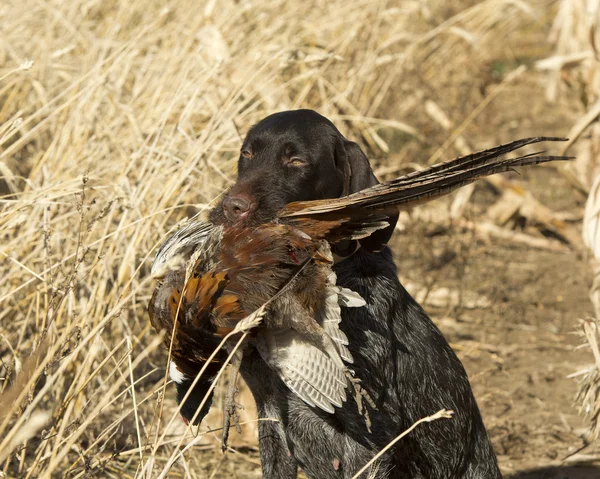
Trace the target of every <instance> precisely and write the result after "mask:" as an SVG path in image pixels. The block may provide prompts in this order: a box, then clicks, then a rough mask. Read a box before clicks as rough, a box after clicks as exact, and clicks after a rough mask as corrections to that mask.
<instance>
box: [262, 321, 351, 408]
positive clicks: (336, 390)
mask: <svg viewBox="0 0 600 479" xmlns="http://www.w3.org/2000/svg"><path fill="white" fill-rule="evenodd" d="M255 342H256V348H257V349H258V352H259V353H260V355H261V356H262V358H263V359H264V360H265V362H266V363H267V364H268V365H269V366H271V367H272V368H273V369H275V370H276V371H277V372H278V373H279V376H280V377H281V379H282V380H283V382H284V383H285V385H286V386H287V387H288V388H290V389H291V390H292V391H293V392H294V393H295V394H296V395H297V396H298V397H299V398H300V399H302V400H303V401H304V402H305V403H307V404H308V405H310V406H316V407H319V408H320V409H322V410H324V411H327V412H329V413H333V412H334V409H333V407H334V406H337V407H341V406H342V403H343V402H344V401H345V400H346V385H347V379H346V376H345V370H344V369H343V368H340V367H339V365H338V364H336V362H335V361H333V359H332V358H331V357H330V356H329V355H328V354H327V353H326V352H324V351H322V350H321V349H320V348H319V347H318V346H317V345H315V344H313V343H312V342H311V341H310V340H308V339H307V338H306V337H305V336H303V335H302V334H300V333H299V332H297V331H295V330H293V329H265V330H263V331H261V334H260V335H259V336H257V338H256V340H255Z"/></svg>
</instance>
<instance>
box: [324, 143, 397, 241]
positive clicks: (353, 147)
mask: <svg viewBox="0 0 600 479" xmlns="http://www.w3.org/2000/svg"><path fill="white" fill-rule="evenodd" d="M340 136H341V135H340ZM335 156H336V166H337V168H338V170H340V171H341V173H342V174H343V178H344V188H343V193H342V196H347V195H351V194H352V193H356V192H358V191H360V190H364V189H365V188H368V187H369V186H374V185H377V184H379V181H378V180H377V177H376V176H375V174H374V173H373V170H372V169H371V165H370V164H369V159H368V158H367V155H365V154H364V153H363V151H362V150H361V148H360V146H358V144H356V143H354V142H353V141H348V140H346V139H344V138H343V137H342V138H340V139H339V140H338V142H337V145H336V152H335ZM387 221H388V222H389V223H390V225H389V226H388V227H387V228H385V229H382V230H378V231H375V232H374V233H373V234H372V235H371V236H369V237H367V238H363V239H361V240H360V245H361V246H362V247H363V248H365V249H367V250H368V251H371V252H376V251H380V250H381V249H383V247H384V246H385V245H386V244H387V242H388V241H389V240H390V238H391V237H392V234H393V233H394V228H395V227H396V223H397V222H398V215H393V216H389V217H388V219H387Z"/></svg>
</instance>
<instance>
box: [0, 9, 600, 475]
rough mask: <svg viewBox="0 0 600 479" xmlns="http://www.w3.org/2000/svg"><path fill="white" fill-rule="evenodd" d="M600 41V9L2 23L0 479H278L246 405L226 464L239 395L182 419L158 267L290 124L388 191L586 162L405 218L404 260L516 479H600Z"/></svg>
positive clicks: (115, 12) (84, 12)
mask: <svg viewBox="0 0 600 479" xmlns="http://www.w3.org/2000/svg"><path fill="white" fill-rule="evenodd" d="M599 15H600V2H599V1H598V0H562V1H550V0H486V1H474V0H452V1H450V0H414V1H413V0H396V1H393V0H388V1H384V0H381V1H379V0H344V1H341V0H328V1H322V0H307V1H302V2H291V1H283V0H274V1H270V2H266V1H261V0H235V1H229V0H222V1H219V2H217V1H216V0H208V1H191V0H179V1H177V2H168V1H153V0H127V1H126V0H105V1H101V0H5V1H3V2H2V3H0V477H19V478H30V477H36V478H38V477H39V478H50V477H69V478H80V477H111V478H130V477H131V478H133V477H148V478H150V477H166V476H167V475H168V477H186V478H187V477H191V478H204V477H206V478H209V477H210V478H221V477H222V478H231V477H260V476H261V473H260V460H259V455H258V450H257V439H256V418H255V415H254V411H253V406H252V398H251V395H250V394H249V393H248V391H247V390H246V389H245V387H244V386H243V385H240V389H241V392H240V395H239V401H240V402H241V403H242V404H244V405H245V406H246V410H245V411H244V412H243V415H242V416H243V417H242V422H243V423H244V424H243V426H242V428H243V432H242V434H237V433H235V434H234V435H233V437H232V440H231V448H230V450H229V452H228V453H227V454H225V455H223V454H222V453H221V451H220V444H219V440H220V434H221V433H220V431H219V430H215V429H218V428H219V427H220V424H221V419H220V411H219V409H220V404H221V402H220V395H222V391H221V386H220V387H219V390H218V391H217V398H216V399H215V407H213V411H212V412H211V414H210V416H209V418H208V420H207V421H206V422H205V423H204V424H203V425H202V426H201V428H200V431H199V432H198V433H197V435H196V436H194V435H192V434H190V432H189V431H188V430H187V429H186V428H185V427H184V424H183V422H182V421H181V419H180V418H179V417H178V416H175V415H174V413H175V409H176V403H175V390H174V387H173V385H168V386H167V388H166V392H165V394H164V395H163V393H162V391H163V389H162V385H163V379H164V376H165V366H166V353H165V351H164V350H163V348H162V346H160V345H159V344H158V342H157V340H156V338H157V336H156V334H155V333H154V331H153V330H152V329H151V328H150V325H149V322H148V319H147V314H146V306H147V303H148V300H149V298H150V294H151V291H152V287H153V281H152V279H151V278H150V276H149V265H150V263H151V261H152V258H153V256H154V253H155V249H156V247H157V245H158V244H159V243H160V242H161V241H162V240H164V238H165V236H166V235H167V234H168V233H169V232H171V231H173V229H174V228H176V227H177V225H178V224H179V222H180V221H182V220H183V219H184V218H187V217H190V216H192V215H194V214H196V213H197V212H198V211H200V210H202V209H204V208H206V207H207V206H208V205H210V203H211V201H213V200H214V199H215V198H216V197H218V195H219V194H220V193H221V192H222V191H223V190H224V189H225V188H227V187H228V186H229V185H230V184H232V183H233V182H234V181H235V176H236V172H235V168H236V162H237V157H238V151H239V147H240V146H241V141H242V138H243V136H244V135H245V133H246V132H247V130H248V129H249V127H250V126H251V125H252V124H254V123H255V122H257V121H258V120H260V119H261V118H263V117H264V116H266V115H268V114H270V113H273V112H276V111H280V110H285V109H294V108H313V109H315V110H317V111H319V112H320V113H322V114H323V115H325V116H327V117H328V118H329V119H331V120H332V121H333V122H334V123H335V124H336V125H337V126H338V128H339V129H340V130H341V131H342V132H343V133H344V135H346V137H348V138H350V139H353V140H355V141H358V142H359V143H360V144H361V146H362V147H363V149H364V150H365V151H366V152H367V153H368V156H369V158H370V159H371V162H372V165H373V167H374V169H375V172H376V174H377V175H378V176H379V177H380V179H386V178H392V177H395V176H399V175H401V174H405V173H407V172H410V171H413V170H414V169H417V168H420V167H423V166H425V165H427V164H430V163H434V162H439V161H443V160H447V159H451V158H453V157H455V156H458V155H461V154H466V153H469V152H471V151H475V150H478V149H482V148H487V147H491V146H494V145H496V144H498V143H501V142H507V141H511V140H514V139H517V138H522V137H526V136H532V135H545V136H551V135H555V136H562V137H569V138H570V141H569V142H568V143H563V144H552V145H549V147H550V148H551V149H552V150H551V152H552V153H555V154H558V153H563V152H565V151H566V152H567V153H568V154H572V155H576V156H577V160H576V161H574V162H572V163H571V164H569V165H561V166H558V165H552V164H551V165H549V166H543V167H538V168H531V169H526V170H522V171H519V172H518V173H516V172H515V173H510V174H506V175H503V176H501V177H495V178H491V179H489V180H487V181H482V182H480V183H478V184H477V185H475V186H474V187H473V188H465V189H463V190H461V191H460V192H458V193H457V194H454V195H452V196H451V197H449V198H446V199H444V200H441V201H437V202H435V203H432V204H430V205H426V206H424V207H421V208H418V209H416V210H414V211H412V212H411V213H410V214H408V213H403V214H402V216H401V218H400V221H399V224H398V228H397V229H398V231H397V232H396V235H395V238H394V239H393V242H392V244H391V246H392V248H393V250H394V253H395V257H396V261H397V263H398V267H399V274H400V279H401V280H402V282H403V283H404V284H405V286H406V287H407V289H409V291H410V292H411V293H412V294H413V295H414V296H415V297H416V298H417V300H418V301H420V302H421V304H423V306H424V307H425V309H426V310H427V311H428V312H429V314H430V315H431V316H432V318H433V320H434V321H435V322H436V324H437V325H438V326H439V327H440V328H441V329H442V331H443V332H444V334H445V335H446V337H447V338H448V340H449V341H450V342H451V344H452V346H453V348H454V349H455V351H457V353H458V354H459V356H460V358H461V360H462V361H463V362H464V364H465V366H466V368H467V371H468V373H469V376H470V379H471V383H472V385H473V388H474V390H475V394H476V396H477V399H478V402H479V405H480V408H481V409H482V413H483V416H484V420H485V423H486V425H487V428H488V431H489V433H490V435H491V438H492V441H493V444H494V447H495V450H496V452H497V454H498V458H499V461H500V465H501V467H502V470H503V472H504V473H505V474H506V476H507V477H512V478H515V479H542V478H570V479H573V478H575V479H582V478H596V477H600V468H598V467H597V466H596V465H595V464H597V463H600V446H599V445H598V443H597V442H595V439H596V438H597V436H598V433H599V431H600V427H599V426H598V422H597V421H598V416H599V415H600V372H599V370H600V348H599V346H598V342H599V333H598V326H599V324H600V323H598V321H597V320H596V319H595V316H596V311H600V305H599V304H598V299H599V298H600V279H598V280H595V279H594V278H595V275H596V273H597V271H598V270H599V269H600V268H599V267H598V264H597V263H596V258H598V259H600V244H599V241H598V238H597V234H596V233H597V231H596V230H597V229H598V219H597V214H598V211H600V193H599V190H600V187H599V186H598V182H597V181H595V179H596V173H597V171H599V170H600V163H599V162H598V159H597V154H598V151H599V150H600V142H599V138H600V124H599V123H598V122H597V118H598V115H599V114H600V69H599V66H600V53H599V51H598V41H599V40H600V33H598V31H597V27H598V24H599V20H600V16H599ZM586 203H587V207H586ZM433 412H434V411H432V413H433ZM182 450H183V451H184V452H183V453H181V451H182ZM169 467H170V469H169Z"/></svg>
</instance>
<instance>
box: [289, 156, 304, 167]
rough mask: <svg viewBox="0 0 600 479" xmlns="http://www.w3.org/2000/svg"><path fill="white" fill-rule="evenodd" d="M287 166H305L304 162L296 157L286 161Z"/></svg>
mask: <svg viewBox="0 0 600 479" xmlns="http://www.w3.org/2000/svg"><path fill="white" fill-rule="evenodd" d="M288 165H292V166H303V165H306V161H304V160H303V159H302V158H298V157H297V156H293V157H291V158H290V159H289V160H288Z"/></svg>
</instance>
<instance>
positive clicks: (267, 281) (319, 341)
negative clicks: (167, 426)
mask: <svg viewBox="0 0 600 479" xmlns="http://www.w3.org/2000/svg"><path fill="white" fill-rule="evenodd" d="M192 229H194V231H195V233H196V234H198V233H199V232H202V234H198V236H197V237H198V238H199V241H198V243H196V244H195V247H194V248H191V249H189V250H188V251H187V253H188V254H189V257H188V258H187V260H188V261H191V263H190V267H189V268H180V269H178V270H175V271H169V272H167V273H166V275H165V276H164V277H163V279H162V280H161V282H160V284H159V285H158V287H157V288H156V289H155V292H154V295H153V297H152V300H151V302H150V318H151V321H152V325H153V326H154V327H155V328H156V329H157V330H161V329H164V330H166V333H167V334H166V335H165V345H166V346H167V347H169V348H171V354H172V359H173V361H174V364H175V367H176V368H177V370H178V371H179V372H180V373H181V374H182V377H181V379H183V378H187V379H194V377H195V375H196V373H197V372H198V371H199V370H200V368H201V367H202V366H203V364H204V362H205V361H206V360H207V358H208V356H209V355H210V353H211V352H212V350H214V348H215V347H216V346H217V344H218V343H219V340H220V339H221V338H223V337H225V336H226V335H228V334H230V333H231V332H233V331H234V330H235V328H236V325H237V324H238V323H239V321H241V320H242V319H244V318H246V317H248V316H249V315H250V314H252V313H253V312H254V311H256V310H258V309H259V308H261V306H263V305H264V304H267V303H270V304H269V307H268V308H267V309H266V311H265V313H264V315H263V317H262V321H261V324H260V325H259V326H257V327H256V330H255V331H254V332H253V334H252V335H251V337H250V339H249V343H250V345H251V346H252V347H253V348H255V349H256V350H257V351H258V352H259V354H260V355H261V357H262V358H263V360H264V361H265V362H266V363H267V364H269V365H270V366H271V367H272V368H273V369H274V370H276V371H277V372H278V373H279V375H280V377H281V379H282V381H283V382H284V383H285V384H286V385H287V386H288V387H289V388H290V389H291V390H292V391H294V392H295V393H296V394H297V395H298V396H299V397H300V398H301V399H302V400H304V401H305V402H306V403H307V404H309V405H311V406H317V407H319V408H321V409H323V410H324V411H327V412H330V413H333V412H334V409H333V407H334V406H337V407H340V406H341V405H342V402H344V401H345V400H346V397H347V395H346V388H347V386H348V385H349V384H351V383H352V381H351V380H350V378H349V371H348V370H347V367H346V365H347V364H351V363H352V356H351V355H350V353H349V351H348V349H347V347H346V346H347V345H348V340H347V338H346V336H345V334H344V333H343V332H342V331H341V330H340V329H339V323H340V321H341V305H343V306H347V307H360V306H363V305H364V304H365V303H364V301H363V300H362V298H360V296H358V295H357V294H355V293H353V292H352V291H350V290H347V289H345V288H340V287H338V286H336V281H335V274H334V273H333V271H332V269H331V266H332V264H333V261H332V257H331V254H330V251H329V246H328V243H327V242H326V241H323V240H317V241H315V240H312V239H311V238H310V237H308V236H307V235H306V234H304V233H302V232H301V231H300V230H297V229H295V228H293V227H291V226H287V225H278V224H267V225H262V226H258V227H254V228H241V227H222V226H215V225H211V224H210V223H203V222H202V223H201V222H196V223H193V224H192V225H190V227H188V233H189V234H192V231H191V230H192ZM165 246H167V245H165ZM159 257H160V255H159ZM161 258H162V257H161ZM175 325H176V328H177V329H176V330H177V334H175V335H173V328H174V327H175ZM234 339H235V337H233V338H232V342H231V343H233V342H234V341H233V340H234ZM171 340H172V341H173V343H172V347H171ZM231 343H230V344H231ZM230 344H228V345H227V346H230ZM217 363H218V361H217ZM211 373H212V375H213V376H214V374H216V368H213V370H212V371H211ZM172 376H175V375H174V374H172ZM181 379H180V381H181Z"/></svg>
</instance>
